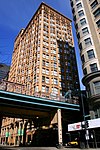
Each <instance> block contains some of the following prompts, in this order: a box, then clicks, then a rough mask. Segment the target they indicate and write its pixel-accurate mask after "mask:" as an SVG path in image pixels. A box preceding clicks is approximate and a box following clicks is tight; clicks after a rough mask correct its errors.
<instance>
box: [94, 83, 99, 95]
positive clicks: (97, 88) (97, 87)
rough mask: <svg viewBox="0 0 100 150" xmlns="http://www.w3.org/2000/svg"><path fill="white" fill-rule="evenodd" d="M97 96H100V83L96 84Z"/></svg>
mask: <svg viewBox="0 0 100 150" xmlns="http://www.w3.org/2000/svg"><path fill="white" fill-rule="evenodd" d="M94 87H95V94H100V81H97V82H94Z"/></svg>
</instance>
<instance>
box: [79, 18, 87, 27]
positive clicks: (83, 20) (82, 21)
mask: <svg viewBox="0 0 100 150" xmlns="http://www.w3.org/2000/svg"><path fill="white" fill-rule="evenodd" d="M80 23H81V25H82V26H83V25H85V24H86V19H85V18H83V19H81V20H80Z"/></svg>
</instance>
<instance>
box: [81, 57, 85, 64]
mask: <svg viewBox="0 0 100 150" xmlns="http://www.w3.org/2000/svg"><path fill="white" fill-rule="evenodd" d="M81 60H82V63H84V62H85V59H84V55H82V56H81Z"/></svg>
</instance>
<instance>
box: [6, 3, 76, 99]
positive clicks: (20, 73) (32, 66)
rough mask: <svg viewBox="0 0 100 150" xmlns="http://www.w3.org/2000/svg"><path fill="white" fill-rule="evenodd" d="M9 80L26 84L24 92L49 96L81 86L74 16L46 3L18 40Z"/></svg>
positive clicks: (41, 6)
mask: <svg viewBox="0 0 100 150" xmlns="http://www.w3.org/2000/svg"><path fill="white" fill-rule="evenodd" d="M16 58H17V59H16ZM9 81H11V82H15V83H20V84H22V85H25V86H23V89H22V92H23V93H25V92H26V94H28V95H36V96H38V95H40V96H42V97H48V98H49V97H50V95H56V96H60V95H61V96H62V95H63V96H64V94H65V93H66V92H67V91H68V90H69V89H70V88H76V89H77V90H78V89H79V79H78V71H77V64H76V57H75V49H74V44H73V36H72V27H71V20H70V19H68V18H67V17H65V16H64V15H62V14H60V13H59V12H57V11H56V10H54V9H53V8H51V7H49V6H48V5H46V4H44V3H42V4H41V5H40V7H39V9H38V10H37V12H36V13H35V15H34V16H33V18H32V19H31V21H30V22H29V24H28V25H27V27H26V28H25V29H22V30H21V31H20V33H19V35H18V36H17V38H16V40H15V44H14V52H13V57H12V65H11V69H10V73H9ZM73 83H74V84H73ZM9 90H10V87H9ZM11 90H13V89H12V88H11ZM14 91H15V92H20V88H18V87H16V89H14Z"/></svg>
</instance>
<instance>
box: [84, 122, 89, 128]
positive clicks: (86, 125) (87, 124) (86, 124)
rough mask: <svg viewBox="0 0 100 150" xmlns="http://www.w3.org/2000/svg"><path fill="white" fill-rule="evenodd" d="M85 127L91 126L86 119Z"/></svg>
mask: <svg viewBox="0 0 100 150" xmlns="http://www.w3.org/2000/svg"><path fill="white" fill-rule="evenodd" d="M85 127H86V128H88V127H89V122H88V121H87V120H86V121H85Z"/></svg>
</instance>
